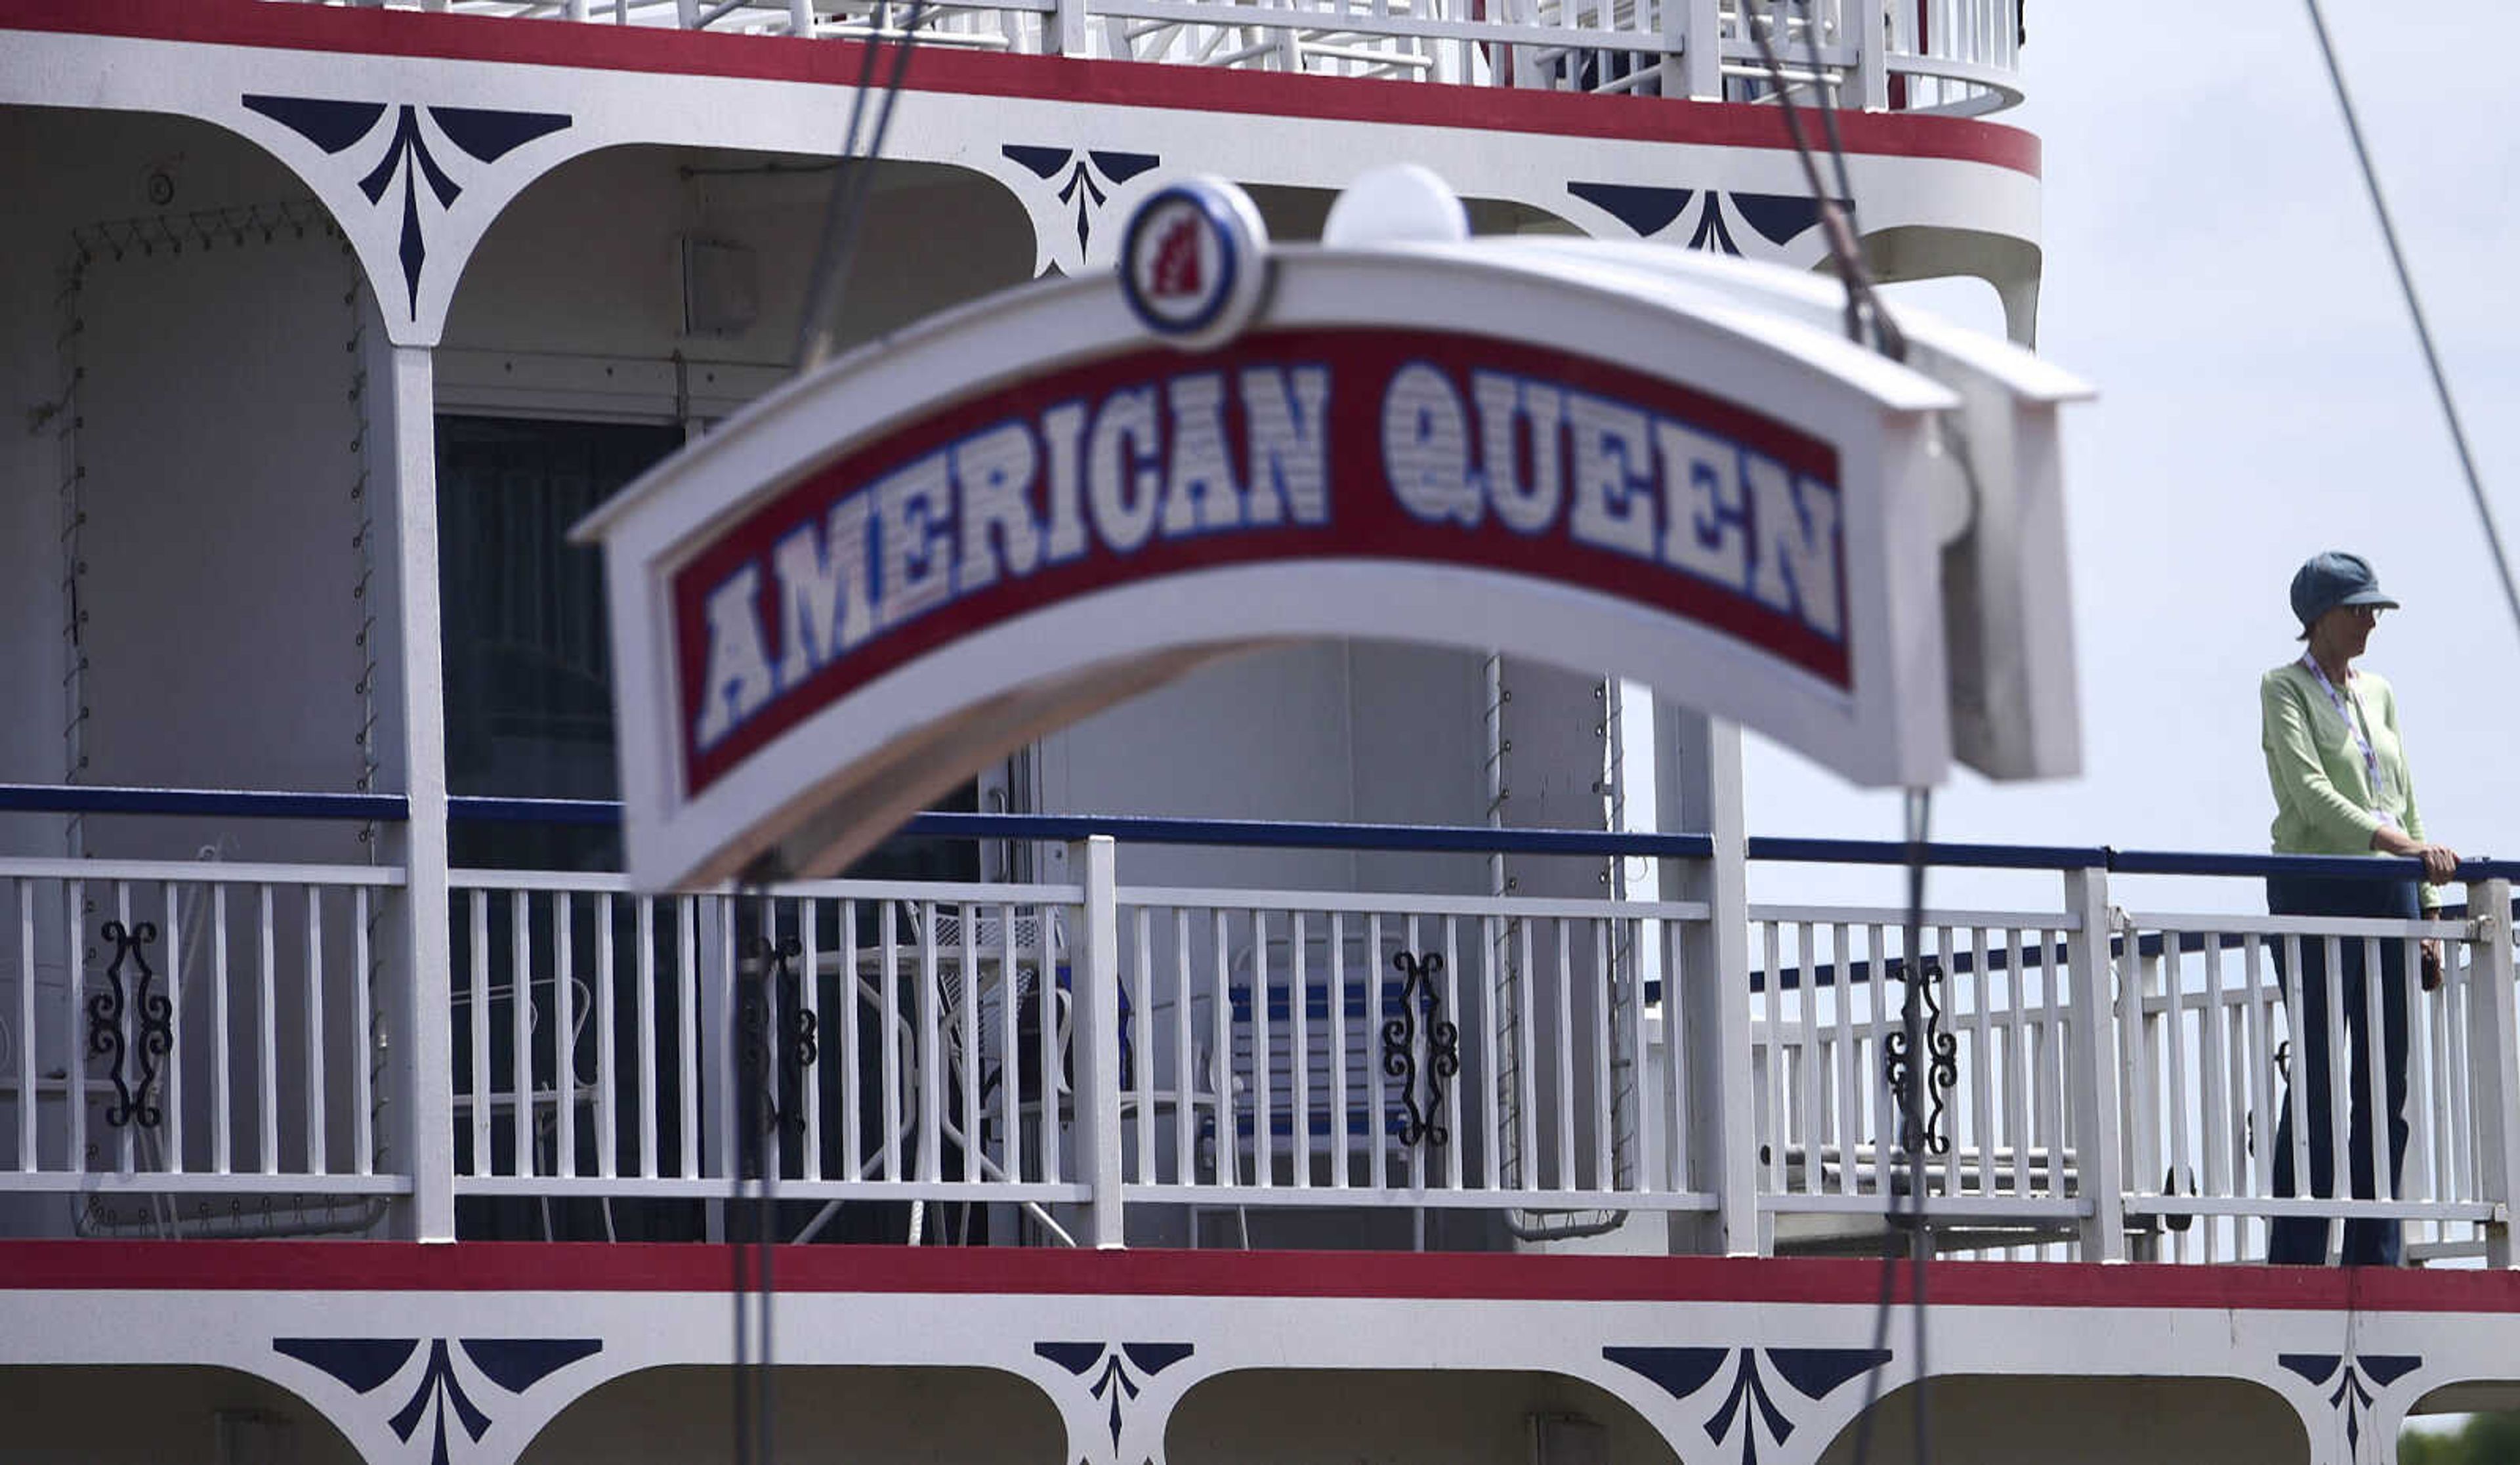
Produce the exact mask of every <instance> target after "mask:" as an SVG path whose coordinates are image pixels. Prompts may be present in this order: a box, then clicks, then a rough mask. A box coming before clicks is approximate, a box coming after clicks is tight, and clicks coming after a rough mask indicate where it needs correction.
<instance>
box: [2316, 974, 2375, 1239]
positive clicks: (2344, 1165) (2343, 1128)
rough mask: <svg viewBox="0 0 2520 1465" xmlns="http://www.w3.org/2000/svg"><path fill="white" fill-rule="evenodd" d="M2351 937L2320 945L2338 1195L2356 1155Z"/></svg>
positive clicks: (2346, 1188)
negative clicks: (2348, 979)
mask: <svg viewBox="0 0 2520 1465" xmlns="http://www.w3.org/2000/svg"><path fill="white" fill-rule="evenodd" d="M2346 940H2347V938H2340V937H2333V936H2323V937H2321V938H2319V944H2320V946H2321V948H2322V949H2323V950H2325V951H2326V953H2327V1051H2326V1052H2325V1053H2324V1054H2322V1055H2321V1056H2322V1057H2324V1058H2325V1059H2326V1060H2327V1137H2328V1141H2329V1142H2328V1165H2329V1168H2328V1171H2327V1173H2328V1176H2329V1178H2330V1180H2331V1181H2332V1182H2333V1183H2331V1184H2330V1185H2329V1187H2328V1193H2329V1194H2330V1195H2336V1196H2343V1195H2349V1194H2350V1193H2351V1192H2352V1190H2353V1185H2352V1183H2351V1180H2352V1176H2353V1173H2354V1169H2353V1157H2352V1156H2351V1155H2349V1154H2348V1153H2347V1148H2346V1147H2347V1145H2348V1144H2349V1143H2350V1142H2351V1139H2352V1136H2351V1134H2350V1133H2349V1132H2348V1124H2347V1118H2348V1114H2349V1112H2350V1105H2351V1103H2352V1095H2353V1093H2354V1063H2353V1047H2352V1044H2353V1041H2354V1032H2353V1028H2352V1026H2351V1025H2350V1024H2348V1023H2347V1022H2346V1021H2345V986H2344V983H2345V941H2346ZM2372 1112H2373V1113H2375V1114H2376V1113H2377V1112H2378V1110H2377V1108H2376V1107H2375V1108H2374V1110H2373V1111H2372ZM2305 1178H2307V1177H2305ZM2339 1235H2340V1232H2339V1230H2338V1228H2337V1227H2335V1226H2332V1225H2331V1226H2330V1227H2328V1237H2329V1240H2330V1244H2331V1245H2333V1243H2334V1241H2335V1240H2336V1238H2337V1237H2338V1236H2339Z"/></svg>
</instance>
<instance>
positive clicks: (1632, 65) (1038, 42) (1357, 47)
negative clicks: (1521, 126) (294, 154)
mask: <svg viewBox="0 0 2520 1465" xmlns="http://www.w3.org/2000/svg"><path fill="white" fill-rule="evenodd" d="M287 3H316V4H334V5H353V6H360V7H367V8H375V7H379V6H381V5H383V4H389V5H390V6H391V8H394V9H413V10H426V11H447V12H453V13H457V14H464V15H479V16H498V17H511V18H518V19H538V20H553V21H573V22H579V23H593V24H607V25H640V26H649V27H660V28H671V29H683V30H700V29H708V30H716V31H721V32H739V33H755V34H775V35H794V36H816V37H837V38H846V39H861V40H862V39H866V38H868V37H870V36H872V37H877V38H887V39H889V38H897V37H899V36H901V35H902V34H904V33H905V27H906V26H908V25H909V24H910V23H911V17H912V8H911V6H910V4H909V3H908V0H871V3H867V4H852V5H834V4H832V3H831V0H544V3H526V0H287ZM1745 6H1746V7H1748V17H1750V18H1765V17H1770V16H1773V17H1774V18H1775V20H1776V22H1777V23H1778V41H1779V51H1780V56H1779V60H1780V61H1781V62H1782V63H1783V67H1784V69H1785V72H1786V77H1787V84H1788V85H1789V86H1791V87H1793V88H1795V89H1796V90H1797V91H1799V92H1801V93H1802V94H1803V95H1804V98H1805V100H1809V99H1811V97H1812V96H1814V95H1815V92H1814V88H1815V87H1824V88H1825V89H1826V90H1827V92H1828V94H1829V100H1830V101H1831V102H1832V103H1834V104H1836V105H1842V106H1847V107H1858V108H1864V109H1868V110H1872V111H1882V110H1889V111H1901V112H1927V113H1940V114H1953V115H1962V116H1974V115H1980V114H1987V113H1992V112H2000V111H2002V110H2003V109H2004V108H2007V107H2010V106H2013V105H2015V104H2016V103H2018V102H2019V101H2020V100H2021V90H2020V86H2019V84H2018V78H2017V75H2016V70H2017V66H2018V61H2019V54H2018V52H2019V45H2018V38H2019V34H2020V25H2021V3H2020V0H1897V3H1895V4H1888V5H1881V4H1878V3H1875V0H1773V3H1759V0H1285V3H1266V0H935V3H930V4H927V5H925V6H923V7H922V9H921V10H920V11H919V16H920V20H919V32H918V33H919V37H920V40H921V41H922V44H935V45H945V46H952V47H958V48H967V49H977V50H987V51H1007V52H1015V53H1022V54H1031V55H1066V56H1079V57H1092V58H1101V59H1110V60H1122V61H1141V62H1154V63H1164V64H1170V65H1178V66H1206V67H1232V68H1241V69H1265V70H1280V71H1302V72H1310V73H1315V74H1323V75H1342V76H1381V77H1398V78H1402V79H1408V80H1423V81H1436V82H1444V83H1450V84H1456V85H1473V86H1512V87H1523V88H1537V89H1543V90H1552V91H1589V92H1598V93H1618V94H1631V95H1639V96H1669V97H1690V98H1694V99H1697V100H1702V101H1759V100H1763V99H1769V98H1772V97H1773V95H1774V90H1775V88H1774V85H1773V82H1772V80H1771V78H1770V75H1769V72H1768V70H1767V69H1766V67H1765V65H1764V63H1763V61H1762V60H1761V58H1760V56H1759V53H1758V47H1757V44H1756V42H1755V40H1754V39H1753V37H1752V34H1751V32H1750V30H1749V29H1747V28H1746V25H1747V21H1746V20H1745V15H1744V7H1745ZM1867 16H1871V17H1874V18H1876V19H1875V20H1874V23H1870V24H1867V23H1864V19H1865V18H1866V17H1867ZM1701 37H1703V38H1706V42H1705V43H1703V44H1696V43H1697V42H1699V39H1700V38H1701Z"/></svg>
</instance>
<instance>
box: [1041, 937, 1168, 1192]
mask: <svg viewBox="0 0 2520 1465" xmlns="http://www.w3.org/2000/svg"><path fill="white" fill-rule="evenodd" d="M1145 916H1146V911H1145V908H1144V907H1139V908H1136V909H1133V910H1131V911H1130V912H1129V917H1130V920H1129V924H1128V925H1127V926H1126V927H1125V928H1124V927H1122V926H1121V925H1120V923H1119V922H1118V921H1117V920H1116V919H1115V920H1114V921H1113V922H1112V923H1111V924H1112V929H1113V930H1115V931H1118V930H1126V931H1127V932H1128V934H1129V938H1130V946H1129V949H1130V951H1131V953H1132V956H1131V960H1130V962H1129V965H1128V966H1127V967H1126V968H1124V969H1123V971H1122V974H1121V979H1120V980H1121V982H1122V984H1123V986H1124V989H1125V990H1126V991H1127V992H1128V995H1129V1017H1128V1020H1127V1022H1126V1024H1125V1025H1123V1027H1122V1028H1121V1030H1120V1039H1121V1044H1122V1046H1121V1049H1120V1051H1121V1052H1122V1053H1123V1054H1126V1055H1127V1056H1128V1058H1129V1072H1128V1074H1126V1075H1124V1077H1128V1078H1133V1079H1135V1080H1136V1081H1135V1082H1133V1083H1125V1084H1123V1085H1122V1086H1121V1093H1122V1095H1123V1096H1125V1097H1126V1098H1127V1099H1128V1100H1129V1102H1131V1103H1133V1104H1134V1105H1135V1106H1136V1117H1137V1122H1136V1125H1135V1128H1136V1130H1137V1136H1138V1169H1137V1181H1136V1183H1138V1184H1140V1185H1152V1184H1155V1183H1156V1182H1157V1181H1158V1180H1160V1179H1161V1178H1162V1176H1161V1174H1160V1167H1158V1166H1157V1165H1156V1164H1155V1093H1156V1085H1155V1066H1156V1050H1157V1048H1158V1047H1159V1046H1160V1045H1159V1044H1158V1043H1157V1041H1156V1033H1155V1009H1154V999H1155V973H1154V960H1153V957H1152V955H1151V954H1150V953H1149V952H1148V950H1147V941H1146V935H1147V933H1146V924H1145ZM1049 919H1050V915H1049V912H1047V911H1045V912H1043V914H1042V920H1043V921H1044V923H1045V925H1044V927H1043V929H1044V930H1045V931H1047V930H1048V929H1049V928H1048V925H1047V924H1046V923H1047V922H1048V921H1049ZM1174 1072H1175V1073H1176V1074H1179V1075H1182V1076H1188V1074H1189V1073H1190V1069H1189V1067H1188V1066H1187V1065H1184V1066H1181V1067H1178V1068H1176V1069H1175V1070H1174ZM1180 1087H1181V1090H1182V1092H1183V1093H1184V1094H1188V1093H1189V1091H1190V1085H1189V1084H1188V1083H1187V1082H1184V1083H1182V1084H1181V1085H1180ZM1174 1107H1175V1108H1176V1109H1178V1108H1180V1107H1181V1106H1179V1105H1178V1104H1177V1105H1175V1106H1174ZM1183 1178H1184V1179H1188V1178H1189V1176H1187V1175H1185V1176H1183Z"/></svg>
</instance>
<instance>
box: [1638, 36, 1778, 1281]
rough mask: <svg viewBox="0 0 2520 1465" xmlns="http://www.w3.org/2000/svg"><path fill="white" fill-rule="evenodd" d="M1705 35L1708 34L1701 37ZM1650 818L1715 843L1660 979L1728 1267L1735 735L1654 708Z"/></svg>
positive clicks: (1695, 875) (1746, 932) (1659, 704)
mask: <svg viewBox="0 0 2520 1465" xmlns="http://www.w3.org/2000/svg"><path fill="white" fill-rule="evenodd" d="M1705 33H1711V32H1705ZM1654 779H1655V783H1656V790H1655V799H1654V807H1655V809H1656V810H1657V812H1658V814H1659V817H1660V820H1661V822H1662V823H1663V825H1664V826H1665V827H1666V828H1667V829H1672V830H1677V831H1685V832H1688V833H1694V834H1703V835H1706V836H1708V837H1709V838H1711V839H1712V840H1713V841H1714V842H1715V857H1714V858H1712V859H1707V860H1678V859H1667V860H1663V861H1662V862H1661V865H1662V884H1663V892H1662V893H1663V897H1664V898H1665V899H1670V900H1702V901H1705V902H1706V904H1707V905H1708V906H1709V907H1710V909H1711V912H1712V914H1711V916H1710V917H1709V919H1707V920H1706V921H1703V922H1696V923H1691V924H1690V925H1688V927H1686V928H1684V929H1683V931H1682V933H1681V938H1680V970H1679V971H1677V972H1665V973H1664V974H1663V1009H1664V1019H1663V1021H1664V1023H1665V1025H1666V1028H1667V1030H1668V1031H1669V1032H1670V1034H1671V1036H1670V1040H1671V1041H1673V1042H1678V1043H1686V1044H1687V1045H1688V1047H1687V1048H1686V1049H1685V1060H1686V1066H1687V1068H1688V1096H1687V1106H1688V1107H1687V1111H1686V1114H1685V1116H1684V1122H1686V1123H1687V1124H1688V1156H1689V1166H1690V1168H1691V1170H1692V1173H1691V1174H1690V1175H1689V1177H1688V1184H1689V1187H1690V1188H1691V1189H1693V1190H1703V1191H1710V1192H1712V1193H1713V1194H1714V1196H1715V1207H1716V1209H1715V1211H1714V1213H1713V1214H1712V1215H1688V1214H1683V1213H1675V1214H1674V1217H1673V1233H1674V1234H1673V1238H1672V1239H1673V1243H1674V1245H1675V1247H1676V1248H1679V1249H1682V1250H1690V1251H1698V1252H1708V1253H1718V1254H1722V1255H1725V1256H1732V1257H1745V1256H1752V1255H1755V1254H1756V1253H1757V1251H1758V1249H1759V1196H1758V1190H1757V1169H1756V1167H1755V1165H1754V1163H1753V1162H1754V1161H1755V1160H1756V1158H1757V1141H1756V1139H1754V1138H1753V1137H1752V1134H1751V1127H1750V1122H1751V1116H1752V1107H1751V1095H1750V985H1749V984H1750V895H1749V878H1748V869H1747V861H1746V860H1745V858H1744V853H1745V851H1746V849H1747V847H1748V846H1747V839H1748V833H1747V820H1746V819H1745V818H1744V816H1743V812H1742V806H1741V729H1740V728H1738V727H1736V726H1734V725H1733V723H1730V722H1723V721H1718V720H1716V719H1715V718H1712V717H1708V716H1707V715H1705V714H1704V713H1702V712H1695V711H1690V710H1688V709H1685V708H1681V707H1677V706H1675V705H1673V704H1671V703H1668V702H1664V701H1662V700H1661V699H1659V698H1657V699H1656V700H1655V702H1654Z"/></svg>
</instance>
